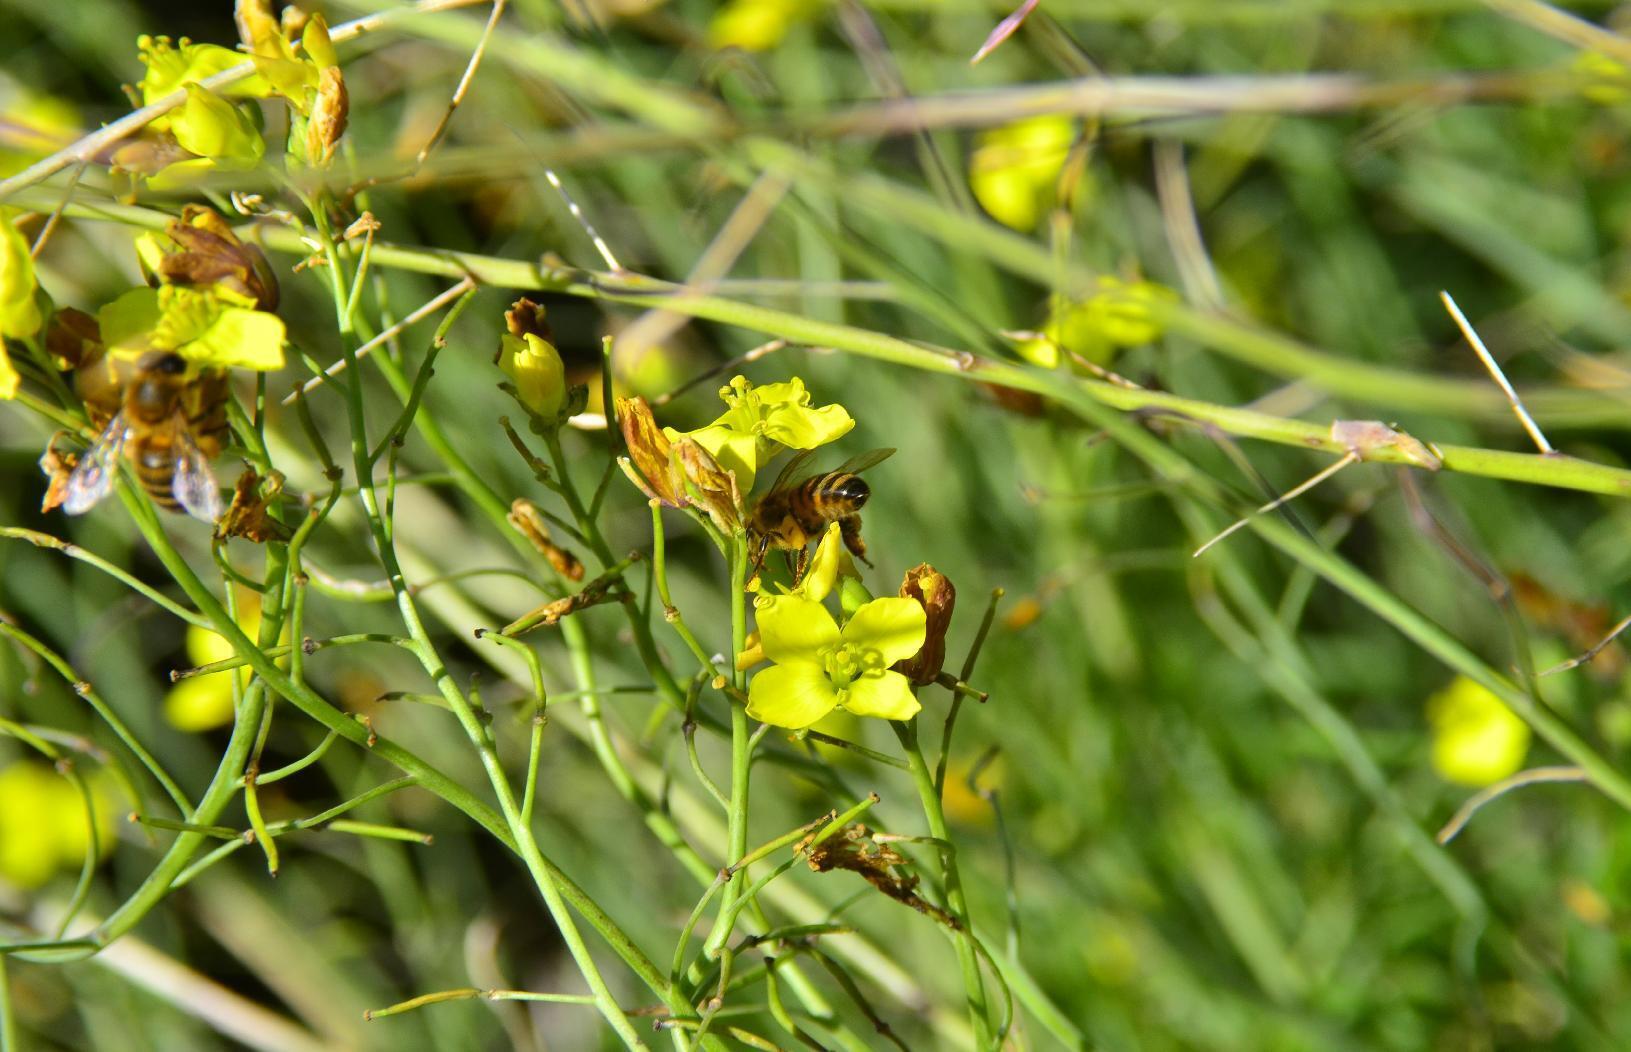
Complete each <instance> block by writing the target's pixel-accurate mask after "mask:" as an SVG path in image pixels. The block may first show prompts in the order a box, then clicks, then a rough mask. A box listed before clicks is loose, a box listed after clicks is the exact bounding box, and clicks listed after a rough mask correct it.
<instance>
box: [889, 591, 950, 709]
mask: <svg viewBox="0 0 1631 1052" xmlns="http://www.w3.org/2000/svg"><path fill="white" fill-rule="evenodd" d="M900 594H901V596H902V597H904V598H906V599H916V600H917V603H918V605H919V606H921V607H922V608H923V613H924V615H925V625H924V633H923V649H922V650H919V651H918V652H917V654H916V655H915V656H913V657H910V658H907V659H906V660H905V661H897V662H895V671H896V672H899V673H900V674H901V675H903V676H905V677H906V678H907V679H909V680H911V681H912V682H913V683H914V684H916V685H917V686H919V687H921V686H924V685H925V684H929V683H933V682H934V681H935V677H936V676H938V675H940V666H941V665H944V664H945V663H946V630H947V629H948V628H950V627H951V611H952V608H953V607H954V606H956V605H957V589H955V588H953V587H952V585H951V581H950V580H948V579H947V578H946V575H945V574H943V573H941V572H940V571H939V570H936V569H935V568H934V567H932V566H930V565H929V564H928V563H920V564H918V565H917V566H914V567H912V568H911V569H910V570H907V571H906V578H905V580H903V581H901V583H900Z"/></svg>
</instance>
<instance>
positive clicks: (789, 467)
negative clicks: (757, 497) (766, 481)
mask: <svg viewBox="0 0 1631 1052" xmlns="http://www.w3.org/2000/svg"><path fill="white" fill-rule="evenodd" d="M814 452H815V451H814V450H811V449H801V450H799V451H798V452H797V453H794V454H793V455H792V457H790V458H789V459H788V461H787V463H786V464H783V465H782V469H781V472H780V473H778V474H777V475H776V481H775V482H774V483H773V484H772V485H771V487H770V488H769V489H768V490H766V491H765V492H766V493H775V492H776V491H777V490H779V489H781V488H782V487H783V486H785V485H787V483H788V480H789V479H791V478H792V477H793V476H794V475H796V474H797V473H798V469H799V468H800V467H802V466H803V465H804V464H805V462H806V461H808V460H809V459H810V457H811V455H812V454H813V453H814Z"/></svg>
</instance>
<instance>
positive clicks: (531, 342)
mask: <svg viewBox="0 0 1631 1052" xmlns="http://www.w3.org/2000/svg"><path fill="white" fill-rule="evenodd" d="M498 367H499V368H500V369H502V370H504V373H505V375H506V376H508V377H509V378H510V379H511V380H512V381H514V382H515V393H516V395H517V396H518V397H519V398H520V399H521V404H522V405H524V406H526V407H527V408H528V409H530V410H532V411H533V412H534V413H537V414H538V415H539V416H540V417H543V418H544V419H545V420H553V419H554V418H555V417H556V416H558V415H559V414H560V412H561V406H562V405H564V404H565V402H566V366H565V365H564V364H563V363H562V362H561V354H560V352H559V351H557V350H556V349H555V345H554V344H553V343H550V342H549V341H548V340H546V339H544V338H543V337H542V336H539V335H538V334H537V333H532V332H528V333H524V334H522V335H521V336H513V335H511V334H510V333H505V334H504V335H503V336H500V337H499V350H498Z"/></svg>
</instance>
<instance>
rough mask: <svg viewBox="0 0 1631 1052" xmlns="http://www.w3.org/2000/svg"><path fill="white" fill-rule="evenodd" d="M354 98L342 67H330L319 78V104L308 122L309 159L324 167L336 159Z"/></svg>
mask: <svg viewBox="0 0 1631 1052" xmlns="http://www.w3.org/2000/svg"><path fill="white" fill-rule="evenodd" d="M350 110H351V99H350V96H349V95H348V94H347V93H346V90H345V77H344V76H342V75H341V74H340V67H339V66H329V67H327V68H325V69H324V70H323V72H322V73H321V74H320V75H319V79H318V81H317V101H316V102H315V103H314V104H313V105H312V108H311V119H310V120H308V121H307V122H306V160H307V161H309V162H310V163H311V164H313V165H316V166H318V167H322V166H324V165H326V164H328V162H329V161H330V160H332V159H333V158H334V147H335V146H337V145H338V144H339V142H340V136H342V135H344V134H345V125H346V117H347V115H348V114H349V113H350Z"/></svg>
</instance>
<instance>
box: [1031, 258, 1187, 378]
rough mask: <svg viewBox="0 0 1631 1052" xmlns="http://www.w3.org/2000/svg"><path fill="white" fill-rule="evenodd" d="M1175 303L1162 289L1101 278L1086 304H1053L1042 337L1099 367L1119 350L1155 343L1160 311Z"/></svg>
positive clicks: (1173, 296) (1160, 327)
mask: <svg viewBox="0 0 1631 1052" xmlns="http://www.w3.org/2000/svg"><path fill="white" fill-rule="evenodd" d="M1176 302H1178V294H1177V293H1176V292H1174V291H1173V290H1172V289H1169V288H1167V287H1166V286H1165V285H1161V284H1157V283H1156V282H1153V281H1122V280H1121V279H1120V278H1116V277H1112V276H1110V275H1108V274H1106V275H1102V276H1100V277H1099V279H1098V281H1097V282H1096V284H1095V287H1094V290H1093V293H1092V294H1091V295H1089V296H1088V297H1087V298H1086V299H1083V300H1080V301H1078V302H1074V303H1068V302H1067V303H1060V304H1057V305H1056V306H1055V308H1054V310H1053V311H1052V313H1051V314H1050V315H1049V317H1048V324H1047V326H1046V328H1044V330H1043V335H1044V336H1045V337H1046V338H1047V339H1048V340H1050V341H1052V342H1053V343H1054V344H1056V345H1057V346H1059V347H1062V348H1064V349H1065V350H1068V351H1074V352H1076V353H1077V354H1079V355H1081V356H1082V357H1084V358H1086V359H1087V360H1088V361H1090V362H1094V363H1095V364H1098V365H1105V364H1107V363H1109V362H1110V361H1111V360H1112V359H1114V358H1115V356H1116V354H1117V352H1119V351H1120V350H1121V349H1123V348H1126V347H1139V346H1142V345H1144V344H1147V343H1154V342H1155V341H1156V340H1157V339H1159V338H1160V337H1161V334H1162V332H1163V331H1164V326H1163V325H1162V321H1161V317H1160V308H1161V306H1162V305H1163V304H1167V303H1176Z"/></svg>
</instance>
